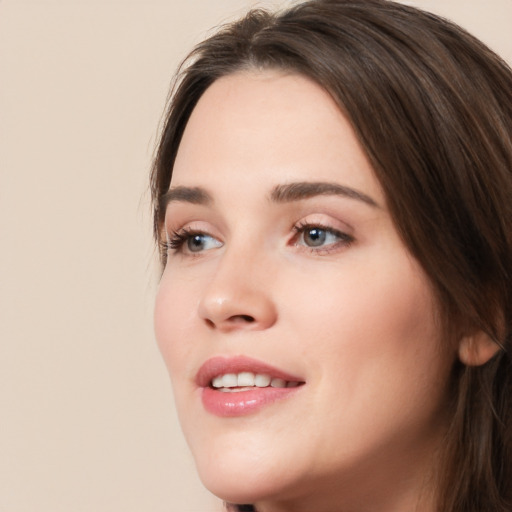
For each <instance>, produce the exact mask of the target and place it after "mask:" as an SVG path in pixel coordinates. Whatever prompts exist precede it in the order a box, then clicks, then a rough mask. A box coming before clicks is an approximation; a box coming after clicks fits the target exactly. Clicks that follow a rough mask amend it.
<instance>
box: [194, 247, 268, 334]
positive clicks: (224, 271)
mask: <svg viewBox="0 0 512 512" xmlns="http://www.w3.org/2000/svg"><path fill="white" fill-rule="evenodd" d="M268 272H269V269H268V268H265V265H264V264H263V262H262V261H261V260H259V261H256V260H255V259H254V258H250V259H248V258H246V257H244V256H243V255H242V254H238V255H236V254H235V253H231V254H229V253H228V252H226V253H225V255H224V256H223V258H222V260H221V261H219V263H218V266H217V268H216V269H215V272H214V275H213V277H212V279H211V280H210V282H209V283H208V285H207V287H206V289H205V290H204V293H203V295H202V297H201V300H200V303H199V308H198V313H199V316H200V318H201V319H202V320H203V321H204V322H205V323H206V325H207V326H208V327H209V328H211V329H216V330H218V331H221V332H231V331H236V330H263V329H268V328H269V327H272V325H274V324H275V322H276V320H277V309H276V305H275V303H274V300H273V299H272V296H271V292H272V290H271V284H270V282H271V280H272V276H271V275H270V274H269V273H268Z"/></svg>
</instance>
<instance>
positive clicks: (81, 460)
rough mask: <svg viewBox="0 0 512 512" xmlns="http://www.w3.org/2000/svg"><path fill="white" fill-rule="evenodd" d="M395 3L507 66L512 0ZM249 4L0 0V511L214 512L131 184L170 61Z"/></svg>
mask: <svg viewBox="0 0 512 512" xmlns="http://www.w3.org/2000/svg"><path fill="white" fill-rule="evenodd" d="M286 3H287V2H282V1H281V2H278V1H274V2H259V3H258V5H267V6H271V5H279V4H281V5H286ZM407 3H409V4H412V5H418V6H423V7H425V8H427V9H430V10H433V11H436V12H439V13H441V14H443V15H445V16H447V17H450V18H452V19H454V20H455V21H457V22H459V23H460V24H461V25H463V26H465V27H466V28H468V29H470V31H472V32H473V33H475V34H476V35H478V36H480V37H481V38H482V39H483V40H484V41H486V42H487V43H488V44H489V45H490V46H491V47H493V48H494V49H495V50H497V51H498V52H499V53H501V54H502V55H503V56H504V57H505V58H506V59H508V60H509V62H512V34H511V26H512V0H486V1H484V0H469V1H468V0H422V1H420V0H418V1H417V2H415V1H409V2H407ZM251 5H256V3H255V2H254V1H250V0H191V1H183V0H182V1H177V0H167V1H164V0H161V1H159V0H33V1H30V0H0V235H1V238H0V248H1V250H0V512H117V511H119V512H142V511H144V512H146V511H151V512H174V511H176V512H214V511H215V512H216V511H218V510H220V503H219V502H218V500H216V499H214V498H213V497H212V496H211V495H209V494H208V493H207V492H206V491H205V490H204V489H202V487H201V485H200V483H199V481H198V480H197V477H196V476H195V471H194V468H193V462H192V460H191V457H190V455H189V454H188V451H187V448H186V447H185V445H184V442H183V440H182V436H181V432H180V429H179V426H178V424H177V420H176V417H175V414H174V411H173V399H172V395H171V389H170V385H169V381H168V377H167V374H166V371H165V368H164V365H163V363H162V361H161V360H160V356H159V353H158V350H157V348H156V344H155V342H154V339H153V330H152V307H153V297H154V293H155V289H156V284H157V264H156V260H155V257H154V256H155V255H154V250H153V246H152V241H151V225H150V215H149V195H148V193H147V181H148V179H147V177H148V171H149V168H150V163H151V157H152V154H153V148H154V145H155V141H156V138H157V129H158V126H159V123H160V119H161V113H162V110H163V106H164V103H165V100H166V97H167V92H168V85H169V82H170V78H171V76H172V74H173V71H174V69H175V68H176V66H177V64H178V62H179V61H180V60H181V59H182V58H183V57H184V56H185V54H186V52H187V51H188V50H189V49H190V48H191V47H192V45H193V44H194V43H196V42H198V41H200V40H201V39H202V37H203V36H205V35H206V33H207V31H208V29H209V28H211V27H213V26H215V25H218V24H219V23H220V22H222V21H226V20H228V19H231V18H233V17H234V16H237V15H240V14H242V13H243V12H244V11H245V9H246V8H247V7H249V6H251Z"/></svg>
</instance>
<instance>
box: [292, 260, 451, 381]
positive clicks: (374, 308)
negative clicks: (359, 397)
mask: <svg viewBox="0 0 512 512" xmlns="http://www.w3.org/2000/svg"><path fill="white" fill-rule="evenodd" d="M399 256H400V257H399ZM347 268H349V270H350V271H348V270H347V271H346V272H345V271H344V270H343V269H340V270H339V271H338V272H336V274H334V275H330V276H328V277H326V278H325V279H319V278H320V277H321V276H319V275H316V276H315V277H316V278H317V281H316V282H315V283H314V286H313V283H312V282H311V283H310V285H308V286H306V288H307V289H308V293H297V292H296V293H295V294H291V295H294V297H295V299H294V301H295V302H294V304H295V306H293V307H294V309H295V311H296V312H297V311H298V312H299V313H300V314H299V316H298V317H297V318H296V321H298V322H300V324H301V326H302V328H301V330H302V332H304V333H305V341H306V343H307V344H308V346H309V348H310V350H311V352H310V353H315V354H317V355H318V362H317V363H316V364H318V365H319V366H321V365H322V364H325V362H326V361H327V362H328V364H332V365H338V369H339V368H342V367H343V375H344V376H345V378H347V380H350V378H349V376H350V377H352V380H351V381H352V382H356V381H357V380H359V379H360V378H361V376H362V375H363V373H364V371H363V370H362V369H364V370H365V371H368V372H373V371H377V370H378V369H382V368H384V366H385V365H390V366H394V367H396V368H397V370H400V369H401V368H400V366H401V365H403V366H404V368H407V367H408V365H409V364H410V363H411V362H414V361H415V360H417V362H418V363H420V362H427V360H431V359H435V358H436V357H438V355H439V347H440V345H441V329H440V326H439V322H438V321H436V306H435V301H434V299H433V294H432V291H431V287H430V285H429V282H428V280H427V278H426V276H425V275H424V274H423V272H422V271H421V269H420V268H419V265H418V264H417V263H416V262H415V261H413V260H411V258H409V257H408V256H407V255H401V254H399V255H396V254H392V255H391V256H390V257H389V258H385V257H382V258H380V259H379V260H378V261H377V260H374V261H373V262H372V264H371V265H369V264H367V263H366V262H361V263H360V265H359V266H358V265H356V264H355V263H354V264H352V265H350V266H347ZM289 289H291V287H290V288H289ZM291 301H292V296H291V297H290V302H289V304H290V309H289V312H290V315H292V314H293V311H292V309H291V308H292V305H291V304H292V302H291ZM329 361H330V362H331V363H329ZM372 361H374V362H375V368H372ZM402 369H403V368H402Z"/></svg>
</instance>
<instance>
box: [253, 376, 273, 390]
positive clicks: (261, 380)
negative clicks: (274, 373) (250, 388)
mask: <svg viewBox="0 0 512 512" xmlns="http://www.w3.org/2000/svg"><path fill="white" fill-rule="evenodd" d="M271 380H272V379H271V378H270V375H262V374H258V375H256V377H255V378H254V385H255V386H257V387H259V388H266V387H267V386H268V385H269V384H270V381H271Z"/></svg>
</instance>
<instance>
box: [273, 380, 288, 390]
mask: <svg viewBox="0 0 512 512" xmlns="http://www.w3.org/2000/svg"><path fill="white" fill-rule="evenodd" d="M270 386H271V387H273V388H285V387H286V381H285V380H283V379H272V381H271V382H270Z"/></svg>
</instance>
